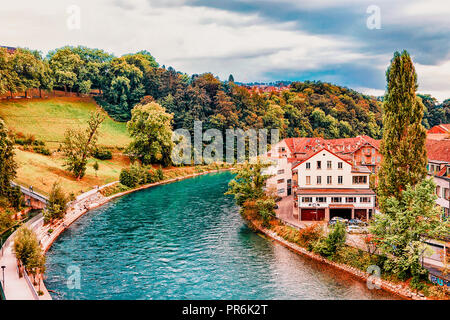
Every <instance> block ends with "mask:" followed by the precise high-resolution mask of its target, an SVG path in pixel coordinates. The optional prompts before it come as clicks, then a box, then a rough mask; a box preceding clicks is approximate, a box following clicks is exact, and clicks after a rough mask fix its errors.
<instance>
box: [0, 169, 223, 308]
mask: <svg viewBox="0 0 450 320" xmlns="http://www.w3.org/2000/svg"><path fill="white" fill-rule="evenodd" d="M230 170H232V168H224V169H216V170H207V171H204V172H199V173H193V174H188V175H185V176H179V177H175V178H171V179H167V180H162V181H158V182H155V183H150V184H146V185H142V186H139V187H137V188H133V189H130V190H127V191H124V192H120V193H116V194H113V195H111V196H107V197H106V196H103V195H102V193H101V191H102V190H103V189H105V188H108V187H110V186H112V185H114V184H116V183H118V181H115V182H112V183H108V184H106V185H104V186H101V187H98V188H96V189H92V190H90V191H88V192H85V193H84V194H82V195H80V196H78V197H77V199H76V200H74V201H73V202H72V203H70V204H69V207H68V209H67V213H66V215H65V217H64V219H62V220H60V221H58V222H56V223H53V224H51V225H50V224H47V225H44V223H43V217H40V218H39V219H38V220H37V221H35V222H34V223H33V228H32V229H33V231H34V232H35V233H36V235H37V238H38V240H39V241H40V244H41V247H42V250H43V251H44V253H46V252H47V251H48V250H49V249H50V247H51V246H52V244H53V243H54V242H55V241H56V240H57V238H58V237H59V236H60V235H61V234H62V233H63V232H64V231H65V230H66V229H67V228H68V227H69V226H70V225H72V224H73V223H74V222H75V221H77V220H78V219H79V218H80V217H82V216H83V215H84V214H86V213H87V212H88V211H90V210H92V209H95V208H98V207H100V206H103V205H104V204H106V203H108V202H110V201H111V200H113V199H116V198H119V197H122V196H124V195H126V194H129V193H133V192H136V191H139V190H144V189H148V188H152V187H155V186H159V185H164V184H169V183H173V182H177V181H181V180H185V179H189V178H194V177H197V176H201V175H206V174H210V173H217V172H224V171H230ZM2 259H3V260H5V261H9V262H11V261H12V262H11V263H9V265H11V266H10V268H8V270H9V271H11V272H8V273H7V274H6V275H5V279H6V281H7V282H8V283H17V284H18V285H15V286H8V290H6V292H5V294H6V299H9V297H12V298H11V299H13V300H30V299H33V297H36V292H32V293H30V292H28V291H31V290H32V289H31V287H30V285H29V284H27V283H26V282H27V281H26V279H25V278H19V277H18V275H17V272H16V271H15V268H14V265H15V261H16V259H15V256H14V253H13V251H12V241H10V243H9V245H8V247H7V248H5V255H4V256H3V257H2ZM13 262H14V263H13ZM6 281H5V282H6ZM16 288H17V289H16ZM25 288H27V289H25ZM34 290H35V291H36V289H34ZM40 290H41V291H42V295H41V296H39V300H52V297H51V295H50V293H49V291H48V290H47V288H46V286H45V284H44V282H43V281H42V282H41V284H40ZM34 299H35V298H34Z"/></svg>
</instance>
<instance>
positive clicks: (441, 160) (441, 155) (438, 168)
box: [426, 139, 450, 217]
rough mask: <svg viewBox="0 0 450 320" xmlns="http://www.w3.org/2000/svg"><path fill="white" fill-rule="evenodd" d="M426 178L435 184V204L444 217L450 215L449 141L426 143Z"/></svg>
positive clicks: (429, 140)
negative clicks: (430, 178)
mask: <svg viewBox="0 0 450 320" xmlns="http://www.w3.org/2000/svg"><path fill="white" fill-rule="evenodd" d="M426 148H427V156H428V176H430V177H433V180H434V182H435V183H436V195H437V197H438V198H437V199H436V203H437V204H438V205H439V206H440V207H441V208H442V214H443V216H444V217H449V215H450V139H444V140H432V139H427V141H426Z"/></svg>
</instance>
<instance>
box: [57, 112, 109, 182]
mask: <svg viewBox="0 0 450 320" xmlns="http://www.w3.org/2000/svg"><path fill="white" fill-rule="evenodd" d="M104 120H105V116H104V115H103V114H102V113H100V112H92V113H91V116H90V118H89V120H88V122H87V125H88V126H87V128H86V129H85V130H74V129H68V130H67V131H66V133H65V136H64V141H63V143H62V145H61V146H60V149H61V151H62V152H63V154H64V157H65V166H66V168H67V169H68V170H69V171H70V172H72V173H73V174H74V176H75V177H76V178H77V179H78V180H79V179H81V178H83V177H84V175H85V173H86V165H87V162H88V159H89V158H90V157H92V156H93V155H94V153H95V151H96V150H97V139H98V129H99V128H100V126H101V124H102V122H103V121H104Z"/></svg>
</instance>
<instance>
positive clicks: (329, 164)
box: [292, 148, 375, 221]
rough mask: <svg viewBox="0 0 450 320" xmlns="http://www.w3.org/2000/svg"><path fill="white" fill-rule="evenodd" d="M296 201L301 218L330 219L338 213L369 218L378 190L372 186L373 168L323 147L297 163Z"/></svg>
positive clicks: (350, 216) (304, 219)
mask: <svg viewBox="0 0 450 320" xmlns="http://www.w3.org/2000/svg"><path fill="white" fill-rule="evenodd" d="M292 171H293V172H294V173H296V176H297V177H298V178H297V179H298V186H297V188H296V189H295V201H296V204H297V205H296V207H297V208H298V219H299V220H301V221H320V220H325V221H328V220H330V219H332V218H333V217H335V216H339V217H342V218H346V219H354V218H357V219H361V220H368V219H369V218H370V217H371V216H372V214H373V212H374V209H375V193H374V192H373V191H372V190H371V189H370V187H369V176H370V174H371V171H370V170H369V169H368V168H367V167H365V166H354V165H353V164H352V163H351V162H349V161H348V160H346V159H345V158H342V157H340V156H339V155H337V154H335V153H334V152H331V151H330V150H328V149H326V148H323V149H320V150H318V151H317V152H315V153H314V154H312V155H311V156H310V157H308V158H306V159H305V160H303V161H302V162H299V163H298V164H296V165H295V166H294V167H293V169H292Z"/></svg>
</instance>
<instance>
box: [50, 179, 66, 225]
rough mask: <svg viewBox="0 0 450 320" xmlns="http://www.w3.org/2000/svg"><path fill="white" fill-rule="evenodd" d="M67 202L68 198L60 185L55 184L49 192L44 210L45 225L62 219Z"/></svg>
mask: <svg viewBox="0 0 450 320" xmlns="http://www.w3.org/2000/svg"><path fill="white" fill-rule="evenodd" d="M67 202H68V197H67V196H66V194H65V193H64V191H63V190H62V188H61V186H60V184H59V183H58V182H55V183H54V184H53V186H52V190H51V191H50V196H49V198H48V204H47V207H46V208H45V209H44V221H45V223H47V222H52V221H53V220H59V219H63V218H64V216H65V214H66V207H67Z"/></svg>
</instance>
